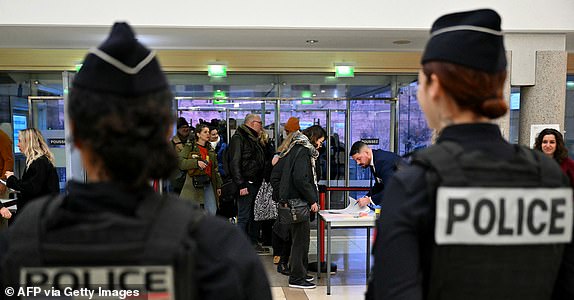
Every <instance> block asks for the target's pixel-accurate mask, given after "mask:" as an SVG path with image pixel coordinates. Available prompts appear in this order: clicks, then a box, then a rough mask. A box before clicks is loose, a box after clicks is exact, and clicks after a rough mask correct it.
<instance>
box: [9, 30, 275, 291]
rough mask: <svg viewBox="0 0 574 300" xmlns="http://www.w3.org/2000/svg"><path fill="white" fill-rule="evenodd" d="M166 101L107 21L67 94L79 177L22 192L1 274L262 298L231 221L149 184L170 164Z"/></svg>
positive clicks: (154, 71)
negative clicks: (37, 192)
mask: <svg viewBox="0 0 574 300" xmlns="http://www.w3.org/2000/svg"><path fill="white" fill-rule="evenodd" d="M171 101H172V95H171V93H170V91H169V85H168V82H167V80H166V77H165V75H164V74H163V72H162V70H161V67H160V65H159V63H158V60H157V59H156V56H155V52H154V51H150V50H149V49H147V48H146V47H145V46H144V45H142V44H140V43H139V42H138V40H137V39H136V38H135V36H134V33H133V31H132V29H131V27H130V26H129V25H128V24H126V23H116V24H115V25H114V26H113V28H112V30H111V33H110V36H109V37H108V38H107V40H106V41H104V43H103V44H102V45H100V46H99V47H98V48H97V49H92V50H90V53H89V54H88V55H87V57H86V59H85V61H84V63H83V66H82V68H81V70H80V71H79V72H78V74H77V75H76V76H75V78H74V82H73V88H72V89H71V91H70V94H69V106H68V111H69V120H70V122H69V123H68V124H67V126H70V129H71V136H72V138H73V143H74V145H75V146H76V148H77V149H78V150H79V152H80V154H81V157H82V161H83V164H84V167H85V170H86V174H87V183H81V182H77V181H70V182H69V183H68V186H67V194H66V195H65V196H61V197H56V198H53V197H52V198H49V199H48V198H47V199H40V200H38V201H35V202H33V203H31V204H30V206H31V207H29V209H27V210H26V211H24V213H23V214H22V215H21V217H20V219H19V220H18V222H16V223H15V225H14V226H13V227H11V228H10V232H9V235H8V236H7V237H3V239H1V240H0V250H1V251H0V256H1V268H2V269H1V273H2V284H3V285H4V286H8V285H17V284H18V283H19V282H20V283H21V284H27V285H29V284H33V285H38V286H42V287H43V288H44V289H46V290H47V291H52V290H51V288H52V287H55V289H62V290H65V288H66V287H67V288H73V289H76V290H78V291H79V290H80V289H82V288H85V289H89V290H91V291H93V290H94V289H95V288H96V287H101V288H102V289H103V290H109V291H110V292H114V291H115V293H116V294H117V293H118V292H123V293H126V291H127V290H129V291H131V295H132V296H133V295H134V291H135V292H137V293H138V294H139V295H140V296H141V295H142V294H147V295H148V297H152V296H153V295H156V296H161V297H163V298H165V297H167V298H169V299H176V298H177V299H271V292H270V289H269V283H268V280H267V278H266V275H265V271H264V269H263V267H262V265H261V262H260V260H259V258H258V257H257V255H256V254H255V252H254V251H253V249H252V247H251V245H250V244H249V242H248V241H247V240H246V238H245V237H244V236H243V235H242V234H240V233H239V231H238V230H237V229H236V228H234V227H233V226H232V225H231V224H228V223H227V222H225V221H224V220H222V219H217V218H213V217H208V216H205V215H203V214H202V213H201V212H200V211H199V210H198V209H197V208H196V207H192V206H191V205H189V204H187V203H186V202H184V201H181V200H180V199H178V198H176V197H172V196H160V195H158V194H156V193H154V191H153V189H152V188H151V187H150V185H149V182H150V180H151V179H161V178H167V177H168V176H169V175H170V174H171V173H172V172H173V170H174V169H175V168H176V167H177V158H176V156H175V152H174V150H173V148H172V147H171V145H170V141H169V138H168V137H169V133H170V131H171V128H170V127H171V124H173V119H172V115H173V114H172V112H171V111H170V107H171ZM22 280H23V281H22ZM2 291H4V289H2ZM16 291H18V290H16ZM67 291H68V292H70V290H69V289H68V290H67ZM63 292H64V291H63ZM108 294H109V293H108ZM62 295H63V294H62ZM112 295H114V294H113V293H112ZM124 295H125V294H124ZM28 296H30V295H29V294H28Z"/></svg>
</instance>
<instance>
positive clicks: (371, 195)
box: [350, 141, 401, 207]
mask: <svg viewBox="0 0 574 300" xmlns="http://www.w3.org/2000/svg"><path fill="white" fill-rule="evenodd" d="M350 156H351V158H352V159H353V160H354V161H356V162H357V164H358V165H359V166H361V167H363V168H369V170H370V171H371V176H372V178H374V184H371V190H370V191H369V192H368V193H367V195H366V196H365V197H362V198H359V199H357V203H358V204H359V205H360V206H361V207H363V206H366V205H368V204H369V203H371V199H372V201H373V203H375V204H376V205H380V204H381V203H382V201H383V191H384V188H385V184H386V183H388V182H389V179H390V178H391V176H392V175H393V173H394V172H395V170H396V168H397V164H399V162H400V161H401V157H400V156H398V155H397V154H396V153H394V152H389V151H385V150H372V149H371V148H370V147H369V146H368V145H367V144H365V143H363V142H361V141H357V142H355V143H354V144H353V146H352V147H351V151H350Z"/></svg>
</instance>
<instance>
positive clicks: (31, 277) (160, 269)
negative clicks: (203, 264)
mask: <svg viewBox="0 0 574 300" xmlns="http://www.w3.org/2000/svg"><path fill="white" fill-rule="evenodd" d="M173 279H174V276H173V269H172V267H171V266H109V267H42V268H22V269H21V270H20V283H21V285H22V286H26V287H32V286H33V287H40V288H42V289H43V290H45V291H46V292H50V291H54V290H59V291H64V292H66V291H68V292H70V293H73V294H74V293H79V292H83V291H86V290H89V291H95V294H96V295H99V296H106V295H108V296H113V295H116V294H124V293H126V291H131V292H132V293H131V296H133V295H134V294H133V292H137V293H138V294H140V295H147V296H151V295H154V294H161V295H170V296H169V297H167V298H166V299H174V298H175V293H174V291H175V290H174V280H173ZM51 294H52V295H53V293H51Z"/></svg>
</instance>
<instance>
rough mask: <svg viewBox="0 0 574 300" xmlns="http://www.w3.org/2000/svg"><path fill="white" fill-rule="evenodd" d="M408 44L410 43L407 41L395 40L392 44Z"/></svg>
mask: <svg viewBox="0 0 574 300" xmlns="http://www.w3.org/2000/svg"><path fill="white" fill-rule="evenodd" d="M410 43H411V41H409V40H396V41H394V42H393V44H395V45H408V44H410Z"/></svg>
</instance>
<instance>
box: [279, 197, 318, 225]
mask: <svg viewBox="0 0 574 300" xmlns="http://www.w3.org/2000/svg"><path fill="white" fill-rule="evenodd" d="M287 203H288V205H287V206H284V204H279V207H278V209H277V212H278V219H279V222H280V223H282V224H295V223H301V222H306V221H309V220H310V218H311V211H310V209H309V204H308V203H307V202H306V201H303V200H302V199H289V200H287Z"/></svg>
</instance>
